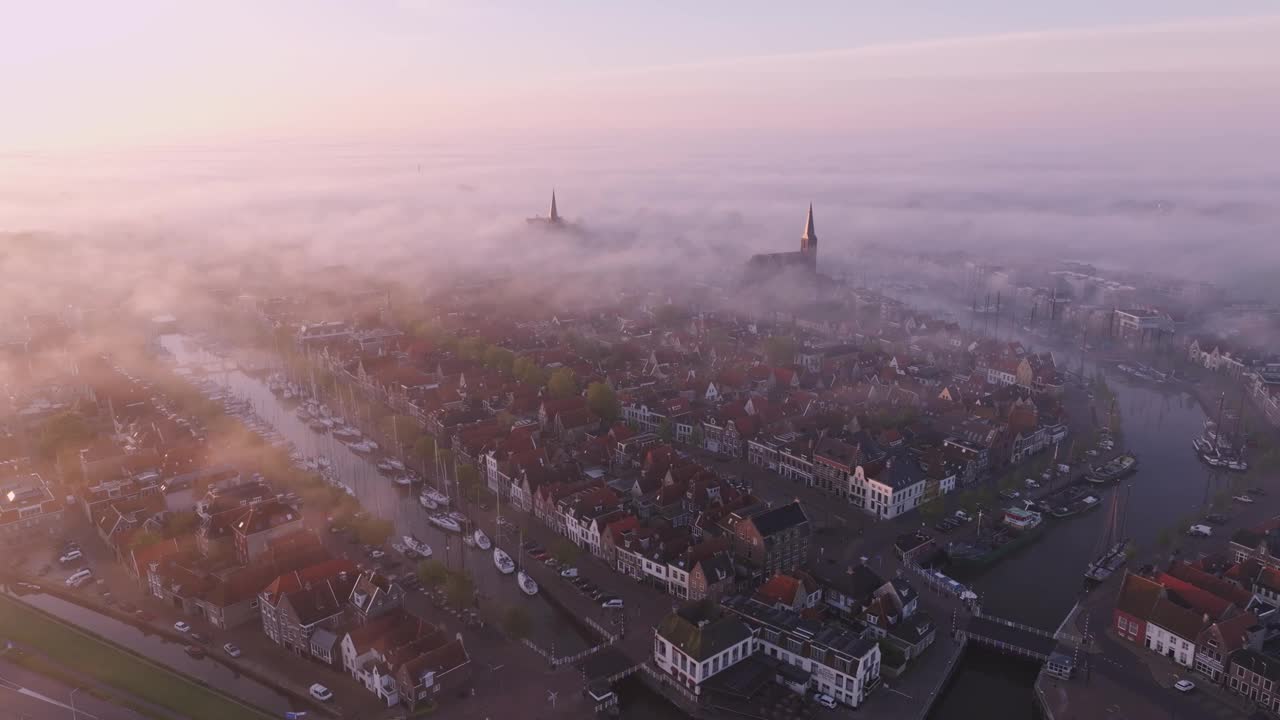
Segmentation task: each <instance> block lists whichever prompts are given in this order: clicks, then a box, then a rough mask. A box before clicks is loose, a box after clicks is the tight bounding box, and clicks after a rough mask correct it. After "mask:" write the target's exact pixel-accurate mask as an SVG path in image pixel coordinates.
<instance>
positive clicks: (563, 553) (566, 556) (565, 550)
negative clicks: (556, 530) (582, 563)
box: [547, 538, 581, 565]
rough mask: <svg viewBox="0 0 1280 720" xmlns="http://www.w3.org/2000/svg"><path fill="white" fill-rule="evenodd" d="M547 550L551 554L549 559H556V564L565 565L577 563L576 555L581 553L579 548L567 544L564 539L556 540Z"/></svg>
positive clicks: (570, 543)
mask: <svg viewBox="0 0 1280 720" xmlns="http://www.w3.org/2000/svg"><path fill="white" fill-rule="evenodd" d="M547 549H548V550H549V551H550V552H551V557H553V558H555V559H556V562H559V563H563V564H565V565H572V564H573V563H574V562H576V561H577V559H578V555H579V554H580V553H581V548H579V547H578V546H577V545H574V544H573V543H572V542H569V540H568V539H566V538H556V539H555V540H554V541H553V542H552V543H551V546H550V547H549V548H547Z"/></svg>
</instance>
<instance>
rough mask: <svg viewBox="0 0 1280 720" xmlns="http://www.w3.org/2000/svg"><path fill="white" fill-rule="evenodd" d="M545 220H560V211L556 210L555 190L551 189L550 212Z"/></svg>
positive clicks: (555, 221) (554, 221)
mask: <svg viewBox="0 0 1280 720" xmlns="http://www.w3.org/2000/svg"><path fill="white" fill-rule="evenodd" d="M547 220H549V221H551V222H553V223H558V222H560V213H559V212H557V211H556V191H555V190H552V191H551V214H550V215H548V216H547Z"/></svg>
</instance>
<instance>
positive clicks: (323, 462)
mask: <svg viewBox="0 0 1280 720" xmlns="http://www.w3.org/2000/svg"><path fill="white" fill-rule="evenodd" d="M316 465H319V466H320V469H321V470H327V469H328V468H329V458H327V457H325V456H323V455H321V456H320V457H317V458H316Z"/></svg>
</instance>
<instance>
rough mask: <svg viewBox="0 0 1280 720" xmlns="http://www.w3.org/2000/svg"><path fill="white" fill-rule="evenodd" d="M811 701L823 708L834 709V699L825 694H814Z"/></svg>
mask: <svg viewBox="0 0 1280 720" xmlns="http://www.w3.org/2000/svg"><path fill="white" fill-rule="evenodd" d="M813 701H814V702H816V703H818V704H819V705H821V706H822V707H824V708H834V707H835V706H836V699H835V698H833V697H831V696H830V695H828V694H826V693H814V694H813Z"/></svg>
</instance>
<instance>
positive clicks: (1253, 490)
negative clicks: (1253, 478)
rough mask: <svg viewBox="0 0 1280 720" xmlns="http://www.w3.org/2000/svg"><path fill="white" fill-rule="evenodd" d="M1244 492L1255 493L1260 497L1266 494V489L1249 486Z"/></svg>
mask: <svg viewBox="0 0 1280 720" xmlns="http://www.w3.org/2000/svg"><path fill="white" fill-rule="evenodd" d="M1246 492H1248V493H1249V494H1250V495H1257V496H1258V497H1262V496H1264V495H1266V494H1267V491H1266V490H1263V489H1262V488H1260V487H1251V488H1249V489H1248V490H1247V491H1246Z"/></svg>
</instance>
